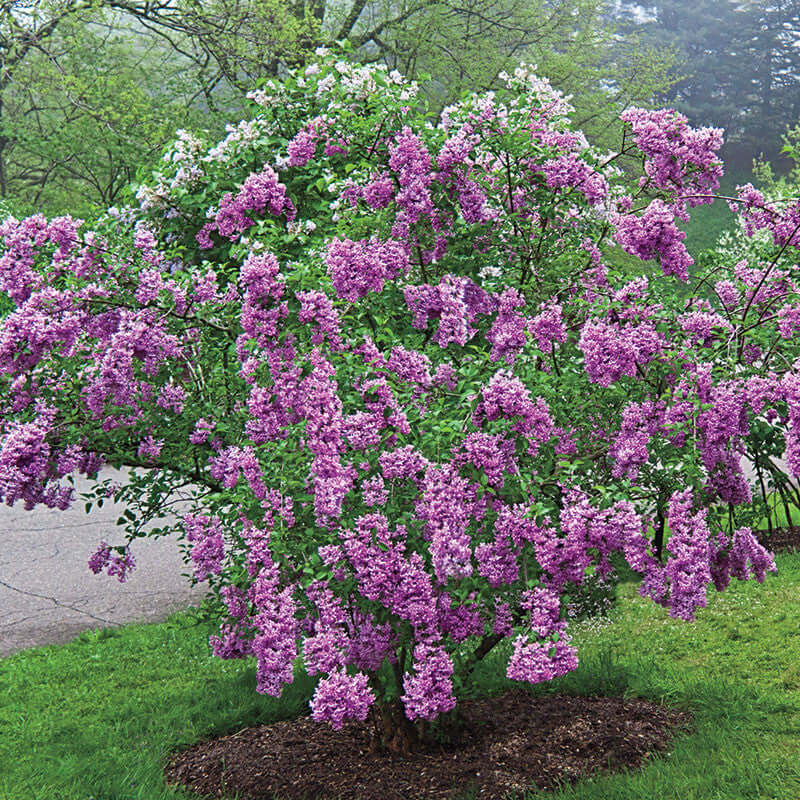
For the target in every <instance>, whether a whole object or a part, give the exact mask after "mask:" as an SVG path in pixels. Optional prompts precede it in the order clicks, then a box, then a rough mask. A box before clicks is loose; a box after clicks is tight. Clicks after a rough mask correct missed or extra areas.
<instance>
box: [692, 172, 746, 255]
mask: <svg viewBox="0 0 800 800" xmlns="http://www.w3.org/2000/svg"><path fill="white" fill-rule="evenodd" d="M745 183H756V179H755V178H754V177H753V174H752V172H751V171H750V170H746V169H739V170H733V171H731V172H728V173H726V174H725V175H724V176H723V178H722V180H721V181H720V187H719V189H718V190H717V191H716V193H715V194H717V195H719V196H721V197H735V196H736V187H737V186H741V185H743V184H745ZM735 221H736V216H735V215H734V214H733V213H732V212H731V210H730V208H729V207H728V203H727V202H726V201H725V200H715V201H714V202H713V203H710V204H709V205H702V206H696V207H695V208H692V209H690V216H689V221H688V222H686V223H683V224H682V225H681V226H680V227H681V228H682V229H683V230H684V231H686V239H685V240H684V243H685V244H686V249H687V250H688V251H689V253H690V254H691V255H692V256H695V257H696V256H697V255H698V254H699V253H702V252H703V251H704V250H709V249H711V248H712V247H714V246H715V245H716V244H717V240H718V239H719V237H720V236H721V235H722V233H723V232H724V231H727V230H732V229H733V228H735V227H736V223H735Z"/></svg>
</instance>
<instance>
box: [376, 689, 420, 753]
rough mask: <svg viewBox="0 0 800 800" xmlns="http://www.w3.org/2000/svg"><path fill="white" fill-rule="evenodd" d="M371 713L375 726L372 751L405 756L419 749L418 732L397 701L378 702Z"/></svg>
mask: <svg viewBox="0 0 800 800" xmlns="http://www.w3.org/2000/svg"><path fill="white" fill-rule="evenodd" d="M371 713H372V720H373V723H374V725H375V738H374V740H373V742H372V747H373V749H374V750H378V751H388V752H389V753H394V754H395V755H402V756H407V755H410V754H411V753H414V752H416V751H417V750H418V749H419V747H420V744H421V741H420V736H419V731H418V730H417V727H416V726H415V725H414V723H413V722H412V721H411V720H410V719H409V718H408V717H407V716H406V714H405V709H404V708H403V704H402V703H401V702H400V701H399V700H394V701H391V702H380V701H379V702H378V703H376V704H375V705H374V706H373V707H372V710H371Z"/></svg>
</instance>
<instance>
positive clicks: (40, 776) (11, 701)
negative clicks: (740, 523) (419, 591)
mask: <svg viewBox="0 0 800 800" xmlns="http://www.w3.org/2000/svg"><path fill="white" fill-rule="evenodd" d="M778 566H779V573H778V574H777V575H770V576H768V577H767V581H766V583H765V585H764V586H759V585H758V584H755V583H753V582H750V583H746V584H741V583H738V582H736V581H734V584H733V585H732V587H731V589H730V590H729V591H727V592H725V593H724V594H721V595H716V594H714V595H713V596H712V597H711V598H710V602H709V606H708V608H706V609H704V610H701V611H700V613H699V614H698V619H697V622H696V623H695V624H693V625H687V624H686V623H682V622H677V621H673V620H670V619H669V618H668V617H667V615H666V612H665V611H664V610H663V609H660V608H658V607H656V606H654V605H653V604H652V603H651V602H649V601H645V600H642V599H641V598H639V597H638V596H637V595H636V591H635V585H634V584H624V585H623V586H622V587H621V591H620V595H621V597H620V602H619V604H618V606H617V607H616V608H615V609H614V610H613V611H612V613H611V616H610V618H609V619H608V620H603V619H600V618H598V619H594V620H590V621H587V622H583V623H579V624H578V625H577V626H576V629H575V635H576V639H577V640H578V642H579V645H580V650H581V655H582V666H581V667H580V669H579V670H578V671H577V672H575V673H573V674H572V675H569V676H567V678H565V679H562V680H561V681H558V682H556V683H555V684H553V685H549V686H547V687H543V688H540V690H545V691H561V692H570V693H584V694H597V693H609V694H620V693H625V694H632V695H639V696H643V697H647V698H651V699H658V700H663V701H665V702H668V703H670V704H674V705H676V706H678V707H680V708H684V709H690V710H691V711H692V713H693V716H694V723H693V730H692V731H691V732H690V733H688V734H683V735H681V736H680V737H679V738H678V739H676V740H675V742H674V746H673V747H672V749H671V752H670V753H669V754H668V755H667V756H666V757H659V758H654V759H652V760H651V761H650V762H649V763H648V764H647V765H646V766H645V767H644V768H642V769H641V770H638V771H636V772H633V773H628V774H617V775H612V776H604V777H598V778H595V779H593V780H588V781H584V782H582V783H580V784H576V785H574V786H572V787H566V788H564V789H563V790H562V791H560V792H555V793H548V794H547V795H537V796H548V797H551V798H553V800H556V799H558V800H566V798H570V799H571V800H578V799H580V800H589V799H590V798H591V799H593V800H600V798H603V800H608V799H609V798H620V800H624V799H625V798H629V799H630V800H633V798H648V800H650V799H651V798H659V800H671V799H672V798H675V800H678V798H680V800H694V798H697V800H700V798H702V800H717V799H719V800H722V799H723V798H725V799H726V800H728V799H729V800H745V799H746V798H753V799H755V798H758V799H759V800H790V799H791V798H800V759H798V758H797V754H798V752H800V625H798V619H800V555H782V556H779V557H778ZM208 632H209V628H208V626H207V623H205V622H203V621H202V620H201V619H200V617H199V616H198V614H197V613H196V612H191V613H183V614H179V615H176V616H173V617H171V618H170V619H169V620H168V621H167V622H165V623H162V624H159V625H129V626H126V627H123V628H118V629H107V630H104V631H99V632H97V633H92V632H87V633H84V634H82V635H81V636H79V637H78V638H77V639H76V640H74V641H73V642H71V643H70V644H67V645H63V646H59V647H43V648H36V649H33V650H29V651H24V652H21V653H18V654H15V655H13V656H10V657H8V658H5V659H2V660H0V696H2V701H1V702H0V727H1V728H2V731H3V736H2V737H0V798H2V800H23V799H24V800H133V798H142V799H146V800H167V798H170V799H172V800H176V799H177V798H186V797H188V796H189V795H186V794H184V793H181V792H179V791H177V790H174V789H171V788H169V787H167V786H165V784H164V782H163V778H162V768H163V765H164V763H165V761H166V758H167V755H168V753H169V752H170V751H171V750H173V749H175V748H178V747H181V746H183V745H188V744H191V743H193V742H195V741H197V740H198V739H200V738H208V737H213V736H214V735H215V734H222V733H229V732H232V731H235V730H238V729H241V728H243V727H246V726H249V725H251V724H254V723H256V722H266V721H271V720H277V719H286V718H290V717H292V716H296V715H298V714H300V713H303V712H304V710H305V709H306V702H307V699H308V697H309V696H310V692H311V690H312V688H313V683H312V681H311V680H310V679H309V678H308V677H306V676H304V675H303V674H302V673H300V674H298V676H297V680H296V681H295V683H294V684H293V686H292V687H290V688H289V689H288V690H287V691H286V692H285V693H284V696H283V698H281V699H280V700H273V699H270V698H266V697H262V696H259V695H257V694H256V692H255V677H254V674H253V669H252V665H250V664H248V663H244V662H237V661H232V662H231V661H229V662H224V661H220V660H218V659H215V658H212V657H210V655H209V652H208V648H207V645H206V637H207V634H208ZM502 674H503V670H502V664H501V659H500V658H499V657H498V658H497V659H495V660H494V662H493V663H491V664H488V665H487V668H486V669H484V670H483V671H482V672H481V674H480V675H479V683H480V687H479V690H480V691H500V690H502V689H503V688H504V687H505V686H506V685H507V683H508V682H506V681H505V679H503V678H498V675H502ZM531 796H533V795H531ZM456 797H457V795H456Z"/></svg>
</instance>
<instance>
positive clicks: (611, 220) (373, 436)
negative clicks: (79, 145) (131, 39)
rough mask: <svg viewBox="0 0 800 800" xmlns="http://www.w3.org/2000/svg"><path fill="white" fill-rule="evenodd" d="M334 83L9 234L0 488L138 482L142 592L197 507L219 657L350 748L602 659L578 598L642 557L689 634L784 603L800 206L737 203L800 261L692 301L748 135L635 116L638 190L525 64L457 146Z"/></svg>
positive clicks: (632, 134) (468, 102)
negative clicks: (724, 178) (769, 515)
mask: <svg viewBox="0 0 800 800" xmlns="http://www.w3.org/2000/svg"><path fill="white" fill-rule="evenodd" d="M320 59H321V60H320V62H319V63H318V64H316V65H311V66H309V67H308V68H306V69H304V70H303V71H296V72H292V73H290V74H289V75H288V76H287V77H286V78H285V80H282V81H281V82H278V81H275V82H273V83H271V84H267V85H266V86H265V87H264V88H263V89H261V90H259V91H258V92H256V93H254V94H253V95H252V98H253V100H254V107H253V115H252V116H253V119H251V120H249V121H247V122H244V123H242V124H241V125H239V126H231V128H230V130H229V131H228V135H227V136H226V138H225V139H224V140H223V141H222V142H221V143H219V144H217V145H215V146H212V147H210V148H209V147H206V146H205V145H203V144H202V143H201V142H200V140H199V139H195V138H194V137H192V136H191V135H189V134H187V133H185V132H182V133H181V134H180V136H179V141H178V142H177V143H176V145H175V146H174V148H173V149H172V150H171V151H170V152H171V153H177V154H178V156H179V157H177V158H171V157H170V158H168V159H167V160H166V161H165V162H164V163H163V164H162V166H161V168H160V171H158V172H157V173H156V174H155V177H154V184H153V186H142V187H139V188H138V191H137V197H138V198H139V200H140V204H139V206H138V207H134V208H128V209H125V210H124V211H123V212H114V213H109V214H107V215H104V216H103V217H101V218H99V219H98V220H96V221H95V222H94V223H93V224H92V225H88V224H86V223H84V222H82V221H81V220H74V219H71V218H69V217H63V218H60V219H56V220H51V221H48V220H46V219H44V218H42V217H41V216H33V217H30V218H28V219H25V220H17V219H14V218H9V219H7V220H5V221H4V222H2V223H1V224H0V290H1V291H2V292H3V293H4V294H5V295H6V296H7V297H8V298H9V299H10V301H11V302H12V303H13V306H14V308H13V309H12V311H11V313H9V314H8V315H7V316H5V317H4V318H3V319H2V320H0V384H1V385H2V389H1V390H0V499H2V500H3V501H4V502H6V503H8V504H14V503H16V502H22V503H24V504H25V505H26V507H28V508H31V507H33V506H35V505H37V504H42V503H43V504H45V505H48V506H51V507H57V508H66V507H67V506H69V504H70V503H71V502H73V501H74V499H75V492H74V490H73V488H72V485H71V483H70V482H69V480H68V478H69V477H70V476H71V475H72V474H74V473H79V474H83V475H86V476H88V477H89V478H90V479H93V480H94V481H95V485H94V488H93V489H92V490H91V491H90V492H88V495H87V497H88V499H89V500H90V501H91V500H95V499H100V498H102V497H106V496H108V494H107V493H108V492H109V491H110V489H109V488H108V487H107V486H106V485H105V483H104V480H103V479H102V477H101V476H100V475H98V470H99V469H100V468H101V467H102V466H103V464H106V463H107V464H109V465H111V466H114V467H127V468H128V470H129V472H128V477H129V480H128V483H127V484H126V485H124V486H121V487H118V488H116V489H114V490H113V492H114V495H115V497H116V498H117V499H118V500H121V501H123V502H127V503H129V504H131V505H133V506H135V508H136V510H137V513H136V514H132V515H131V518H130V519H129V520H128V521H127V522H126V530H127V534H128V536H127V541H126V542H125V544H123V545H116V546H113V547H112V546H111V545H109V544H108V543H106V542H102V543H101V544H100V547H99V548H98V550H97V552H96V553H94V554H93V555H92V556H91V558H90V560H89V565H90V568H91V569H92V570H93V571H94V572H101V571H103V570H105V571H107V572H108V573H109V574H112V575H115V576H116V577H118V578H119V580H124V579H125V578H126V577H127V574H128V573H129V571H130V569H132V568H133V566H134V559H133V555H132V554H131V550H130V549H129V545H130V544H131V542H133V541H134V540H135V539H136V538H137V537H140V536H146V535H148V531H149V530H150V528H148V527H147V525H146V523H147V522H150V521H153V520H155V519H158V518H159V517H160V516H161V515H162V511H163V510H165V509H168V508H171V507H173V504H174V503H176V502H178V501H180V503H181V504H182V505H181V529H182V532H183V538H184V548H185V552H186V557H187V561H188V562H189V563H190V564H191V566H192V569H193V576H194V580H197V581H207V582H208V583H209V585H210V586H211V587H212V588H213V590H214V596H215V597H216V604H217V605H216V608H217V611H218V613H219V617H220V628H219V632H218V634H216V635H215V636H213V637H212V638H211V647H212V649H213V652H214V653H215V654H216V655H218V656H220V657H222V658H241V657H245V656H254V657H255V662H256V684H257V690H258V691H259V692H264V693H268V694H270V695H275V696H277V695H279V694H280V692H281V690H282V688H283V687H284V686H285V684H286V683H289V682H291V681H292V679H293V675H294V668H295V662H296V659H297V658H298V657H302V659H303V663H304V665H305V668H306V670H307V671H308V673H309V674H312V675H317V676H319V678H318V683H317V686H316V690H315V692H314V696H313V699H312V700H311V710H312V715H313V717H314V719H317V720H322V721H327V722H330V723H331V724H332V725H333V726H334V727H337V728H339V727H341V726H342V725H343V724H344V723H345V721H346V720H348V719H358V720H364V719H366V717H367V715H368V714H369V713H370V710H371V709H372V708H373V707H374V706H375V705H376V704H377V705H379V706H380V707H381V711H382V712H385V713H384V714H383V717H382V718H384V719H390V718H394V719H396V718H397V710H398V708H399V709H401V710H402V712H403V714H404V715H405V718H406V719H407V720H414V721H417V720H424V721H432V720H435V719H436V718H437V717H439V716H441V715H443V714H447V713H448V712H449V711H451V710H452V709H453V708H454V707H455V705H456V703H457V701H458V696H459V693H460V691H461V690H462V687H464V685H465V681H466V680H467V678H468V675H469V671H470V669H471V666H472V660H473V659H475V658H478V657H482V656H484V655H486V654H487V653H489V652H491V651H492V650H493V649H494V647H495V646H497V645H498V644H499V643H501V642H506V644H507V653H508V660H507V664H506V674H507V675H508V677H509V678H511V679H512V680H519V681H523V682H527V683H536V682H540V681H548V680H551V679H553V678H555V677H557V676H559V675H563V674H565V673H566V672H568V671H570V670H572V669H575V667H576V666H577V663H578V654H577V651H576V648H575V646H574V645H573V643H572V641H571V639H570V635H569V633H570V632H569V614H568V612H567V606H568V604H569V599H568V598H569V597H570V596H573V595H574V594H575V592H577V591H580V590H582V589H583V588H584V587H585V586H586V585H587V583H589V582H591V581H603V582H606V583H608V584H612V583H613V581H614V580H615V577H616V573H615V565H619V564H620V563H621V562H622V561H624V562H625V563H627V565H628V566H629V567H630V568H631V569H632V570H634V571H635V572H636V573H638V574H639V575H640V576H641V592H642V594H643V595H646V596H649V597H651V598H652V599H653V600H654V601H655V602H657V603H659V604H661V605H663V606H665V607H666V608H668V609H669V613H670V614H672V615H673V616H675V617H678V618H681V619H686V620H689V619H692V618H693V617H694V615H695V614H697V613H698V610H699V609H701V608H702V607H703V606H704V605H705V603H706V596H707V592H708V589H709V585H710V584H711V583H712V582H713V584H714V586H715V587H716V588H717V589H723V588H725V586H726V585H727V584H728V582H729V581H730V578H731V577H736V578H738V579H740V580H745V579H748V578H750V577H754V578H756V579H757V580H763V579H764V577H765V574H766V572H768V571H770V570H772V569H774V567H775V564H774V561H773V560H772V557H771V556H770V554H769V553H768V552H767V551H766V550H765V549H764V548H763V547H762V546H761V545H760V544H759V543H758V541H757V538H756V536H755V534H754V533H753V532H752V530H751V528H750V527H748V525H752V519H753V509H754V505H753V503H754V500H753V487H752V485H751V482H750V480H749V475H748V473H747V470H746V467H745V464H744V461H743V456H744V455H745V454H746V455H747V456H748V458H750V460H751V461H753V459H754V458H755V459H757V461H756V467H757V469H758V470H763V469H767V468H768V466H769V464H770V463H771V461H770V459H769V454H772V455H774V454H776V453H777V454H778V455H780V454H781V453H782V452H783V450H785V451H786V452H787V460H788V463H789V466H790V468H791V469H792V470H793V471H794V473H795V474H800V378H798V374H797V373H798V368H800V358H798V357H799V356H800V352H798V351H797V341H798V333H800V297H798V286H797V284H796V282H795V279H794V278H793V277H792V275H793V273H792V272H791V270H789V269H788V268H787V267H786V265H785V264H784V263H783V259H786V258H791V257H792V256H790V255H789V254H788V252H787V250H788V248H790V247H794V246H795V245H797V244H800V237H798V236H797V225H796V221H795V220H796V218H797V219H800V217H798V214H797V209H796V208H793V207H788V208H784V209H783V211H781V212H776V211H773V210H772V209H770V208H769V204H768V203H767V201H766V200H765V199H764V197H763V196H762V195H760V194H759V193H758V192H757V191H756V190H754V189H753V188H752V187H744V188H742V189H741V190H740V194H739V195H738V200H737V201H736V203H735V205H736V209H735V210H736V211H737V213H738V214H739V215H740V217H741V218H742V220H743V230H744V234H743V235H747V234H756V233H758V232H759V231H761V230H766V231H768V233H769V237H767V238H766V239H765V241H771V242H772V243H773V244H774V245H775V247H776V248H779V250H778V251H772V252H771V253H770V254H769V255H764V256H761V257H756V256H752V255H748V256H746V257H740V258H738V259H737V260H736V261H735V262H734V261H732V262H731V263H730V264H726V263H725V262H722V261H721V263H719V264H715V265H714V268H713V275H711V276H707V277H705V276H704V277H703V278H699V277H698V280H696V281H694V280H693V282H692V284H689V283H688V282H687V279H688V278H689V277H690V274H691V276H692V278H694V277H695V275H694V274H692V273H694V272H695V271H696V270H697V269H698V267H697V266H696V265H695V264H694V263H693V261H692V259H691V257H690V256H689V254H688V252H687V250H686V248H685V246H684V242H683V239H684V234H683V232H682V231H681V229H680V227H679V223H680V222H681V221H683V220H685V219H686V218H687V215H688V213H689V210H690V209H691V208H692V207H693V206H695V205H697V204H698V203H701V202H707V201H708V200H709V194H710V193H712V192H713V191H714V190H715V189H716V187H717V185H718V180H719V177H720V175H721V170H722V166H721V162H720V160H719V158H718V151H719V147H720V144H721V134H720V132H719V131H717V130H715V129H700V130H697V129H693V128H691V127H690V126H689V125H688V123H687V121H686V119H685V118H684V117H682V116H681V115H679V114H676V113H675V112H671V111H657V112H655V111H645V110H642V109H631V110H629V111H627V112H626V113H625V115H624V116H623V121H624V122H625V124H626V132H625V137H624V139H623V142H622V145H623V150H624V151H625V153H633V154H634V155H635V154H638V156H639V157H640V159H639V160H640V161H641V163H642V164H643V168H644V172H643V175H642V176H641V181H640V182H639V186H638V188H637V187H634V190H633V192H631V187H630V186H629V185H626V184H625V180H626V178H625V176H624V175H622V174H621V173H620V172H618V171H616V170H615V168H614V167H613V166H611V161H613V160H614V156H613V155H612V156H611V157H610V160H609V157H608V156H601V155H600V154H599V153H597V152H595V151H594V150H593V148H592V147H590V146H589V144H588V142H587V141H586V139H585V138H584V137H583V136H582V134H580V133H579V132H577V131H574V130H572V128H571V126H570V122H569V118H568V117H569V113H570V107H569V104H568V103H567V102H566V100H565V99H564V98H563V97H561V96H560V95H559V93H558V92H556V91H555V90H554V89H553V88H552V87H551V86H550V85H549V84H548V83H547V82H546V81H544V80H543V79H541V78H538V77H537V76H535V75H534V74H533V73H531V72H530V70H528V69H527V68H525V67H521V68H520V69H519V70H517V71H516V72H515V74H514V75H513V76H504V77H503V80H504V81H505V82H506V89H505V90H504V91H501V92H497V93H490V94H486V95H480V96H478V95H476V96H473V97H470V98H467V99H465V100H464V101H462V102H461V103H459V104H457V105H455V106H452V107H449V108H447V109H445V110H444V112H443V113H442V117H441V122H440V123H439V124H438V125H436V126H434V125H432V124H430V123H429V120H428V117H426V116H425V113H424V108H423V104H422V101H420V100H418V99H417V98H416V94H417V87H416V86H415V85H414V84H410V83H408V82H406V81H405V80H404V79H403V78H402V76H400V75H399V74H397V73H388V72H387V71H386V70H384V69H382V68H380V67H359V66H356V65H352V64H350V63H347V62H345V61H336V60H335V59H334V58H333V57H331V56H330V55H329V54H326V53H325V52H323V53H322V54H321V56H320ZM792 226H795V227H794V228H793V227H792ZM762 238H763V237H762ZM764 246H766V245H764ZM620 248H621V249H622V250H623V251H624V252H625V253H626V254H628V255H626V256H625V257H624V258H620ZM781 248H782V249H781ZM629 256H633V257H634V258H636V259H639V260H640V261H641V262H642V263H641V264H640V265H639V266H638V267H637V268H636V270H635V273H636V274H633V275H632V274H631V270H630V262H631V259H630V258H629ZM651 261H656V262H658V267H660V268H656V269H653V265H652V264H650V263H649V262H651ZM765 442H768V444H769V451H768V454H767V455H766V456H764V457H763V458H759V453H760V452H762V451H763V449H764V446H765ZM765 465H766V466H765ZM772 477H773V478H774V477H775V473H772ZM676 489H677V490H676ZM756 516H757V515H756ZM123 521H125V519H123ZM665 530H668V531H669V533H670V535H669V537H666V540H665V536H664V532H665ZM155 532H156V533H157V532H159V529H156V531H155ZM134 549H135V542H134ZM392 714H394V715H395V716H394V717H392Z"/></svg>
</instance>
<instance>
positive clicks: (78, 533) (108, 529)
mask: <svg viewBox="0 0 800 800" xmlns="http://www.w3.org/2000/svg"><path fill="white" fill-rule="evenodd" d="M105 474H106V473H104V476H105ZM107 475H108V476H109V477H114V472H113V470H108V471H107ZM79 488H80V487H79ZM122 510H124V506H121V505H120V504H117V503H112V502H110V501H106V503H105V504H104V505H103V508H101V509H96V508H95V509H94V510H92V512H91V513H90V514H86V513H85V512H84V506H83V502H80V501H78V502H76V503H75V504H74V506H73V507H72V508H71V509H69V510H67V511H59V510H52V509H48V508H44V507H40V508H36V509H34V510H33V511H25V509H24V507H23V506H22V504H16V505H14V506H13V507H9V506H6V505H2V504H0V657H2V656H7V655H9V654H11V653H13V652H16V651H17V650H22V649H25V648H28V647H34V646H37V645H45V644H62V643H64V642H68V641H70V640H71V639H74V638H75V636H77V635H78V634H79V633H81V632H82V631H85V630H88V629H94V628H105V627H109V626H117V625H122V624H124V623H127V622H160V621H161V620H163V619H164V618H165V617H167V616H169V615H170V614H171V613H173V612H174V611H178V610H180V609H185V608H188V607H189V606H197V605H199V603H200V601H201V600H202V597H203V591H204V590H203V588H202V586H197V587H195V588H194V589H193V588H191V587H190V585H189V582H188V579H187V578H185V577H181V573H182V572H183V573H185V572H187V571H188V570H187V567H186V566H185V565H184V563H183V560H182V558H181V554H180V550H179V549H178V545H177V537H176V536H167V537H163V538H161V539H157V540H154V539H141V540H137V541H136V542H134V544H133V553H134V556H135V558H136V568H135V569H134V570H133V571H132V572H131V573H130V576H129V577H128V579H127V581H126V582H125V583H120V582H119V581H118V580H117V579H116V578H114V577H109V576H108V575H106V574H105V573H101V574H100V575H94V574H93V573H92V572H91V571H90V570H89V567H88V565H87V561H88V559H89V556H90V555H92V553H94V552H95V550H97V547H98V544H99V543H100V540H101V539H105V540H106V541H107V542H108V543H109V544H112V545H113V544H123V543H124V541H125V537H124V533H123V531H122V529H120V528H117V526H116V525H115V524H114V523H115V520H116V519H117V518H118V517H119V516H120V514H121V512H122Z"/></svg>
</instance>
